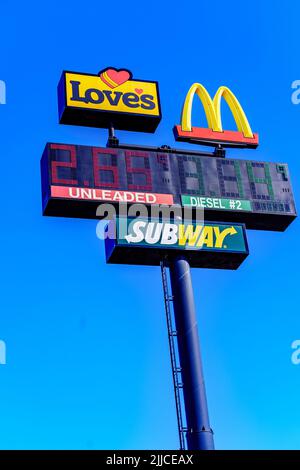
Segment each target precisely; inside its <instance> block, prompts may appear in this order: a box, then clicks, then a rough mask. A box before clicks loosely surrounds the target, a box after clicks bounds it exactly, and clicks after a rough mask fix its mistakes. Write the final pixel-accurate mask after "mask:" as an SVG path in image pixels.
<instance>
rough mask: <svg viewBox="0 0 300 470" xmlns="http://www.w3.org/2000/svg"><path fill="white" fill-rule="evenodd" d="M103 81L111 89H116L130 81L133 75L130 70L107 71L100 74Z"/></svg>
mask: <svg viewBox="0 0 300 470" xmlns="http://www.w3.org/2000/svg"><path fill="white" fill-rule="evenodd" d="M99 75H100V78H101V80H102V81H103V82H104V83H105V85H107V86H109V87H110V88H116V87H117V86H119V85H122V83H125V82H127V80H130V78H131V73H130V72H129V71H128V70H117V69H113V68H110V69H105V70H103V71H102V72H100V73H99Z"/></svg>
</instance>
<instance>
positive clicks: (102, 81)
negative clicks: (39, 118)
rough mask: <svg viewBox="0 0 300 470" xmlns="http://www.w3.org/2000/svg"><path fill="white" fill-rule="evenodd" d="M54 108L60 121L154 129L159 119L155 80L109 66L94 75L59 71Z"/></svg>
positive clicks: (148, 130)
mask: <svg viewBox="0 0 300 470" xmlns="http://www.w3.org/2000/svg"><path fill="white" fill-rule="evenodd" d="M58 107H59V122H60V123H61V124H73V125H80V126H89V127H104V128H106V127H110V126H112V127H114V128H115V129H121V130H131V131H142V132H154V131H155V129H156V128H157V126H158V124H159V122H160V120H161V108H160V101H159V91H158V83H157V82H155V81H146V80H133V79H132V73H131V72H130V71H129V70H125V69H123V70H117V69H114V68H111V67H110V68H106V69H104V70H102V71H101V72H99V74H96V75H94V74H84V73H77V72H66V71H65V72H63V74H62V76H61V79H60V82H59V85H58Z"/></svg>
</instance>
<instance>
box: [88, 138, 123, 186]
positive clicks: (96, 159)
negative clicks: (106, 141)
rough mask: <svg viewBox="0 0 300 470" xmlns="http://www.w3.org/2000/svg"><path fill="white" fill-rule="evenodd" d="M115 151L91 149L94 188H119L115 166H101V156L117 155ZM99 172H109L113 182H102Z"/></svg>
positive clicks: (116, 167)
mask: <svg viewBox="0 0 300 470" xmlns="http://www.w3.org/2000/svg"><path fill="white" fill-rule="evenodd" d="M117 153H118V152H117V150H112V149H102V148H98V147H93V166H94V179H95V186H97V187H108V188H119V172H118V166H117V164H115V165H114V164H113V162H112V164H111V165H102V164H101V161H100V160H101V155H103V154H107V155H117ZM101 172H111V173H112V176H113V181H102V180H101Z"/></svg>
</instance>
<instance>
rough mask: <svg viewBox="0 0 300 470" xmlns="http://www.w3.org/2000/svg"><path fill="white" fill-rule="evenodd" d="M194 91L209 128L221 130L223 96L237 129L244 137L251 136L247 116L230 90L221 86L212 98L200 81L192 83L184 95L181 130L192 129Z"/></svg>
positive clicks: (188, 130) (216, 130) (189, 130)
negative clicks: (202, 108)
mask: <svg viewBox="0 0 300 470" xmlns="http://www.w3.org/2000/svg"><path fill="white" fill-rule="evenodd" d="M195 93H196V94H197V95H198V97H199V99H200V101H201V103H202V104H203V107H204V111H205V115H206V119H207V123H208V126H209V128H210V129H212V130H213V131H215V132H222V131H223V127H222V118H221V99H222V97H223V98H224V100H225V101H226V103H227V104H228V106H229V108H230V110H231V112H232V115H233V117H234V120H235V122H236V125H237V128H238V130H239V131H240V132H242V133H243V134H244V137H248V138H253V132H252V130H251V127H250V124H249V122H248V119H247V116H246V114H245V113H244V110H243V108H242V106H241V105H240V103H239V101H238V99H237V98H236V96H235V95H234V94H233V93H232V91H231V90H230V89H229V88H227V87H225V86H221V87H220V88H219V89H218V91H217V93H216V94H215V96H214V98H213V100H212V99H211V96H210V94H209V93H208V91H207V90H206V88H205V87H204V86H203V85H201V84H200V83H194V84H193V85H192V86H191V88H190V89H189V91H188V93H187V95H186V98H185V101H184V105H183V109H182V115H181V129H182V131H187V132H191V131H192V106H193V101H194V96H195Z"/></svg>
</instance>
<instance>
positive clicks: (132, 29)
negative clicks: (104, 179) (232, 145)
mask: <svg viewBox="0 0 300 470" xmlns="http://www.w3.org/2000/svg"><path fill="white" fill-rule="evenodd" d="M0 8H1V11H0V21H1V28H0V51H1V52H0V80H4V81H5V82H6V86H7V104H6V105H1V106H0V124H1V128H0V158H1V184H0V209H1V220H2V224H1V226H2V230H1V232H0V250H1V266H2V269H1V271H0V276H1V284H0V285H1V296H0V339H1V340H4V341H5V342H6V345H7V364H6V365H5V366H3V365H0V448H2V449H17V448H22V449H32V448H37V449H63V448H67V449H114V448H115V449H159V448H161V449H164V448H175V449H176V448H177V447H178V440H177V429H176V417H175V408H174V398H173V390H172V380H171V371H170V361H169V353H168V344H167V334H166V325H165V317H164V309H163V298H162V287H161V279H160V271H159V268H151V267H126V266H121V267H120V266H107V265H106V264H105V261H104V247H103V242H101V241H99V239H98V238H97V237H96V221H91V220H72V219H69V220H67V219H59V218H43V217H42V215H41V195H40V174H39V160H40V157H41V154H42V151H43V148H44V145H45V143H46V142H47V141H49V142H51V141H52V142H61V143H76V144H84V145H105V143H106V138H107V136H106V131H105V130H97V129H91V128H84V127H82V128H80V127H74V126H61V125H59V124H58V119H57V100H56V86H57V83H58V80H59V77H60V74H61V71H62V70H63V69H66V70H74V71H79V72H91V73H96V72H98V71H99V70H100V69H102V68H104V67H106V66H109V65H112V66H115V67H117V68H122V67H123V68H128V69H130V70H132V71H133V73H134V76H136V77H138V78H143V79H155V80H158V82H159V85H160V93H161V101H162V109H163V120H162V122H161V124H160V125H159V127H158V129H157V131H156V133H155V135H151V134H149V135H147V134H137V133H129V132H119V133H118V135H119V137H120V140H121V141H123V142H128V143H140V144H145V145H161V144H168V145H171V146H174V145H175V143H174V139H173V134H172V127H173V125H174V124H175V123H176V124H177V123H178V122H179V116H180V109H181V105H182V102H183V99H184V96H185V94H186V92H187V89H188V87H189V86H190V85H191V84H192V83H193V82H195V81H199V82H201V83H203V84H204V85H205V86H206V87H207V88H208V90H209V91H210V92H211V93H213V92H214V91H215V90H216V89H217V87H218V86H220V85H222V84H224V85H227V86H229V87H230V88H232V89H233V91H234V92H236V94H237V95H238V97H239V99H240V101H241V103H242V104H243V107H244V109H245V110H246V111H247V115H248V118H249V120H250V123H251V124H252V127H253V130H254V131H257V132H259V134H260V141H261V144H260V147H259V148H258V150H257V151H255V152H254V151H253V150H252V151H251V150H249V151H242V152H241V151H237V150H235V151H231V152H228V155H230V156H233V157H235V156H236V157H238V158H249V159H251V158H253V159H257V160H266V161H279V162H280V161H282V162H287V163H288V164H289V169H290V172H291V175H292V182H293V187H294V194H295V199H296V203H297V201H298V200H299V190H300V187H299V176H300V167H299V125H300V106H295V105H292V103H291V93H292V90H291V83H292V81H294V80H296V79H300V70H299V48H298V42H299V41H298V35H299V33H298V31H299V25H298V18H299V14H300V6H299V5H297V3H296V2H294V3H293V7H290V6H287V4H283V3H282V2H280V1H279V0H275V1H274V0H272V1H267V0H265V1H264V2H260V1H259V0H252V1H251V2H240V1H227V2H223V1H221V0H216V1H215V2H213V3H211V2H204V1H203V2H199V1H190V2H183V3H179V2H171V1H165V2H158V1H156V0H154V1H152V2H151V3H150V2H141V1H128V2H120V1H118V0H117V1H116V2H114V3H113V6H111V4H110V3H109V2H107V3H105V2H101V3H99V1H94V0H92V1H88V2H85V3H84V4H79V3H78V2H71V1H69V0H63V1H62V0H60V1H59V2H58V1H56V0H52V1H51V2H44V3H43V5H42V6H41V4H40V3H38V2H33V1H31V0H28V1H27V2H26V3H21V2H17V3H14V4H12V2H9V1H8V0H5V1H3V2H1V7H0ZM197 112H199V116H198V118H199V120H200V119H202V118H203V115H202V114H201V112H200V106H199V109H198V110H197V111H196V113H197ZM195 116H196V114H195ZM230 124H232V122H231V121H230V120H229V121H228V126H229V125H230ZM177 146H178V145H177ZM181 146H182V147H185V148H187V147H188V146H187V145H185V144H182V145H181ZM191 148H193V147H191ZM248 239H249V247H250V253H251V254H250V256H249V257H248V259H247V260H246V262H245V263H244V264H243V265H242V266H241V268H240V269H239V270H237V271H236V272H227V271H214V270H200V269H199V270H193V273H192V274H193V281H194V289H195V298H196V304H197V311H198V320H199V329H200V337H201V346H202V353H203V361H204V371H205V377H206V384H207V394H208V404H209V411H210V419H211V424H212V427H213V429H214V432H215V445H216V448H218V449H297V448H299V443H300V425H299V422H300V406H299V387H300V365H299V366H296V365H293V364H292V362H291V354H292V350H291V343H292V341H294V340H295V339H299V338H300V315H299V309H298V306H299V300H300V289H299V286H298V284H299V281H298V280H299V274H298V266H299V261H300V259H299V222H298V220H296V221H295V222H294V223H293V224H292V225H291V226H290V227H289V228H288V230H287V231H286V232H285V233H275V232H257V231H249V232H248Z"/></svg>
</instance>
